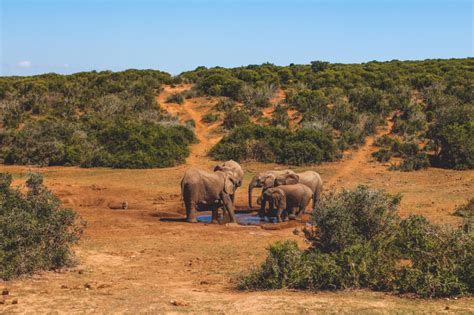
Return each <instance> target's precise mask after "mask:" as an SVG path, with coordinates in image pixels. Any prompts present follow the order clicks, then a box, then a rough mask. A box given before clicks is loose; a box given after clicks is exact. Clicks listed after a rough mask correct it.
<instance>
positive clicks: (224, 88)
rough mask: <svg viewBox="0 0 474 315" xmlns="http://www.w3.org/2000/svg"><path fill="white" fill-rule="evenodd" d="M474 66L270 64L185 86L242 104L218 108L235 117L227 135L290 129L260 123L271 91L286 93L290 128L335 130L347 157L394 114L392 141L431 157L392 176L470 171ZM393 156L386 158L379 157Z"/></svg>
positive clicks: (207, 74)
mask: <svg viewBox="0 0 474 315" xmlns="http://www.w3.org/2000/svg"><path fill="white" fill-rule="evenodd" d="M472 66H473V59H472V58H466V59H450V60H424V61H398V60H393V61H390V62H376V61H374V62H369V63H363V64H350V65H345V64H330V63H327V62H322V61H314V62H312V63H311V64H308V65H295V64H291V65H289V66H286V67H280V66H276V65H273V64H268V63H266V64H262V65H249V66H246V67H238V68H231V69H225V68H221V67H216V68H209V69H208V68H205V67H199V68H197V69H196V70H194V71H189V72H184V73H182V74H181V75H180V78H181V79H182V80H185V81H187V82H194V83H196V89H197V91H198V92H199V93H202V94H207V95H220V96H227V97H228V98H230V99H232V100H234V101H237V102H240V103H241V104H242V106H241V107H242V108H240V109H239V111H235V110H234V111H232V112H229V111H230V109H231V108H229V107H228V106H227V105H229V104H231V103H226V104H225V105H226V106H223V105H224V103H222V104H220V105H221V106H218V108H217V109H218V110H222V111H224V112H225V113H226V115H227V116H229V119H228V121H230V123H226V128H235V127H242V126H243V125H244V124H246V123H247V119H246V118H245V117H243V116H244V115H248V116H250V118H252V117H253V118H256V119H257V121H260V122H262V123H263V124H265V123H268V124H270V125H273V126H281V127H288V126H289V124H288V117H287V116H286V115H284V114H283V112H282V111H281V110H280V111H278V112H277V114H279V116H277V115H275V117H272V119H271V120H265V119H263V120H259V118H260V117H261V115H262V112H261V109H262V108H263V107H267V106H268V105H269V100H270V98H271V97H272V94H274V92H273V91H275V90H276V89H282V90H283V91H284V92H285V94H286V99H285V101H284V104H283V105H284V106H285V107H287V108H288V109H291V110H293V111H296V115H294V116H293V118H294V119H295V120H296V121H297V122H298V123H299V124H292V127H294V128H295V129H298V128H301V127H305V126H309V125H310V126H312V127H313V128H319V129H324V130H325V132H327V131H328V130H329V131H330V132H332V134H333V135H332V138H333V141H334V143H335V145H336V146H337V147H338V149H339V150H341V151H342V150H346V149H348V148H355V147H357V146H359V145H360V144H362V143H364V141H365V137H366V136H367V135H370V134H372V133H374V131H375V130H376V127H377V126H381V125H385V124H386V118H387V117H388V116H389V115H391V114H392V113H396V115H395V117H394V127H393V134H394V135H397V136H398V137H400V138H401V141H402V142H414V143H418V144H421V143H423V144H427V145H428V148H429V150H428V151H429V152H424V151H422V152H419V153H417V154H414V155H410V156H406V157H404V158H403V161H402V163H401V164H400V165H396V167H394V168H397V169H402V170H405V171H408V170H416V169H422V168H424V167H426V166H428V165H434V166H441V167H447V168H455V169H472V168H473V167H474V162H473V159H472V157H473V156H474V142H473V141H474V140H473V139H474V138H473V137H469V135H470V134H472V133H473V132H474V130H473V126H474V111H473V109H474V105H473V103H472V100H473V92H474V90H473V88H472V87H473V86H474V84H473V82H474V76H473V73H472V71H470V69H471V68H472ZM237 113H238V115H237ZM236 116H238V118H239V119H237V117H236ZM234 117H235V118H236V119H234ZM295 117H296V118H295ZM240 118H245V119H240ZM252 121H253V120H252ZM236 152H238V151H236ZM388 154H389V152H387V150H385V152H381V153H380V155H385V156H387V155H388ZM394 154H398V153H394ZM235 158H236V157H235ZM381 158H382V159H383V157H381ZM386 158H387V157H385V159H386Z"/></svg>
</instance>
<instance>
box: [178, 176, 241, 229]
mask: <svg viewBox="0 0 474 315" xmlns="http://www.w3.org/2000/svg"><path fill="white" fill-rule="evenodd" d="M237 181H238V175H237V174H235V172H234V171H233V170H232V169H230V168H228V167H221V168H220V169H219V170H217V171H215V172H209V171H204V170H200V169H197V168H190V169H188V170H186V172H185V173H184V176H183V179H182V180H181V195H182V198H183V201H184V206H185V208H186V221H187V222H190V223H194V222H197V220H196V210H204V209H205V210H211V211H212V223H217V217H218V211H219V208H221V207H223V209H224V212H226V211H227V213H228V216H229V219H230V222H231V223H236V221H235V209H234V203H233V202H232V197H231V196H232V195H233V194H234V193H235V189H236V182H237Z"/></svg>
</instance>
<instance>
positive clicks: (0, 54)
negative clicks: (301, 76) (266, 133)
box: [0, 0, 473, 75]
mask: <svg viewBox="0 0 474 315" xmlns="http://www.w3.org/2000/svg"><path fill="white" fill-rule="evenodd" d="M0 2H1V7H0V19H1V24H0V25H1V33H0V34H1V37H0V45H1V47H0V75H29V74H38V73H45V72H57V73H72V72H78V71H87V70H123V69H127V68H138V69H160V70H164V71H167V72H170V73H172V74H178V73H180V72H181V71H185V70H191V69H194V68H196V67H197V66H201V65H203V66H208V67H209V66H216V65H219V66H226V67H231V66H240V65H247V64H260V63H263V62H271V63H275V64H278V65H287V64H289V63H308V62H310V61H311V60H326V61H330V62H342V63H353V62H365V61H370V60H391V59H400V60H406V59H426V58H453V57H456V58H460V57H469V56H473V4H472V1H468V0H431V1H425V0H399V1H395V0H378V1H377V0H360V1H355V0H354V1H349V0H332V1H331V0H319V1H318V0H313V1H311V0H308V1H303V0H287V1H284V0H276V1H269V0H254V1H250V0H246V1H245V0H244V1H237V0H221V1H217V0H175V1H172V0H161V1H160V0H157V1H151V0H135V1H132V0H128V1H126V0H118V1H112V0H96V1H93V0H63V1H59V0H37V1H33V0H29V1H25V0H0Z"/></svg>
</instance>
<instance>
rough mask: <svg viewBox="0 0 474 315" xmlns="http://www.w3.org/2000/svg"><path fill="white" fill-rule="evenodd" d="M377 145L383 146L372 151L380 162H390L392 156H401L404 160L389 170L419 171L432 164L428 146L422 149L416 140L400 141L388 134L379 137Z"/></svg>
mask: <svg viewBox="0 0 474 315" xmlns="http://www.w3.org/2000/svg"><path fill="white" fill-rule="evenodd" d="M375 145H377V146H381V148H380V149H379V150H378V151H376V152H374V153H372V156H373V157H374V158H375V159H376V160H377V161H378V162H388V161H390V159H391V158H392V157H394V156H395V157H401V158H402V161H401V162H400V163H399V164H398V165H397V164H392V165H391V166H390V167H389V170H401V171H404V172H410V171H417V170H421V169H424V168H427V167H429V166H430V165H431V163H430V159H429V156H428V153H427V152H426V148H424V149H420V148H419V146H418V144H416V143H414V142H400V141H398V140H396V139H393V138H390V137H389V136H387V135H384V136H383V137H380V138H378V139H377V140H376V141H375Z"/></svg>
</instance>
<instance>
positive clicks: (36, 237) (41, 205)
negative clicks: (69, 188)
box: [0, 173, 83, 280]
mask: <svg viewBox="0 0 474 315" xmlns="http://www.w3.org/2000/svg"><path fill="white" fill-rule="evenodd" d="M11 181H12V177H11V175H9V174H4V173H0V279H5V280H8V279H11V278H13V277H16V276H19V275H21V274H31V273H33V272H35V271H38V270H52V269H57V268H60V267H63V266H68V265H71V264H73V263H74V255H73V253H72V252H71V249H70V245H71V244H74V243H75V242H77V241H78V240H79V237H80V236H81V234H82V229H83V224H82V223H81V224H79V223H78V216H77V214H76V213H75V212H74V211H73V210H71V209H65V208H62V207H61V203H60V201H59V200H58V199H57V198H56V197H55V196H54V195H53V194H52V193H51V192H50V191H48V189H46V187H44V186H43V184H42V182H43V179H42V177H41V176H40V175H35V174H33V175H30V177H29V178H28V180H27V181H26V186H27V188H28V191H27V192H26V193H22V192H21V191H20V190H19V189H18V188H12V187H10V185H11Z"/></svg>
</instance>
